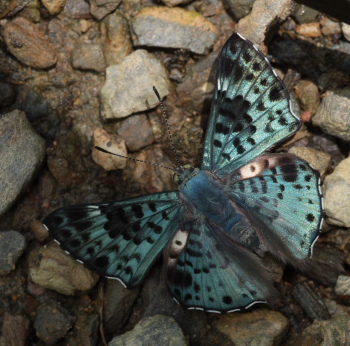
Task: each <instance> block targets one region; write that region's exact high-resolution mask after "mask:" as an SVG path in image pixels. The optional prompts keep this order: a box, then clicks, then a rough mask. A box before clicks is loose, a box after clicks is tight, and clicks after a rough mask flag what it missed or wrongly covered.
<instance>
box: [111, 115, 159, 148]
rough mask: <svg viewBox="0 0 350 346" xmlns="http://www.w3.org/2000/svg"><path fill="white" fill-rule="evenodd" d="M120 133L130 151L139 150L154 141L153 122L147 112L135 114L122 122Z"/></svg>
mask: <svg viewBox="0 0 350 346" xmlns="http://www.w3.org/2000/svg"><path fill="white" fill-rule="evenodd" d="M118 134H119V135H120V136H121V137H123V139H124V140H125V144H126V146H127V148H128V150H130V151H138V150H140V149H141V148H144V147H146V146H147V145H150V144H152V143H153V142H154V136H153V131H152V127H151V124H150V122H149V120H148V117H147V116H146V115H145V114H139V115H133V116H130V117H128V118H126V119H125V120H123V121H122V122H121V125H120V127H119V129H118Z"/></svg>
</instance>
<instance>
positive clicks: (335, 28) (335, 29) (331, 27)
mask: <svg viewBox="0 0 350 346" xmlns="http://www.w3.org/2000/svg"><path fill="white" fill-rule="evenodd" d="M320 24H321V31H322V34H323V35H340V34H341V32H342V31H341V26H340V23H339V22H335V21H333V20H331V19H329V18H328V17H327V16H322V17H321V20H320Z"/></svg>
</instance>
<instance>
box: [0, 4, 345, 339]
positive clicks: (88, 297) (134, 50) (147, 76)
mask: <svg viewBox="0 0 350 346" xmlns="http://www.w3.org/2000/svg"><path fill="white" fill-rule="evenodd" d="M233 31H239V32H240V33H241V34H242V35H244V36H245V37H246V38H247V39H249V40H251V41H253V42H254V43H255V44H256V45H257V46H258V47H259V49H260V50H261V51H262V52H264V53H265V54H267V55H268V57H269V59H270V61H271V62H272V64H273V66H274V67H276V69H277V72H278V74H279V75H280V76H281V78H282V79H283V80H284V81H285V83H286V85H287V87H288V89H289V90H290V92H291V94H292V98H293V108H294V109H295V112H296V113H297V114H298V115H299V116H300V117H301V119H302V120H303V127H302V129H301V130H300V131H299V132H298V133H296V135H295V136H294V137H293V138H292V139H290V140H289V141H288V142H286V143H284V144H283V145H282V146H279V147H277V148H275V151H279V152H291V153H293V154H295V155H298V156H300V157H301V158H303V159H305V160H307V161H308V162H310V163H311V164H312V165H313V166H314V167H315V168H317V169H318V170H319V171H320V173H321V177H322V181H323V193H324V205H325V212H326V222H325V223H324V224H323V228H322V232H321V235H320V238H319V240H318V242H317V243H316V245H315V247H314V254H313V262H312V265H310V266H309V267H308V268H304V270H303V272H301V271H300V269H301V268H292V267H288V266H287V267H285V266H284V265H282V264H281V263H280V262H277V261H276V260H275V259H274V258H272V257H268V256H267V257H266V258H265V261H266V263H267V264H268V267H269V268H270V270H271V272H273V276H274V280H275V281H276V287H277V288H278V289H279V291H280V292H281V300H280V302H279V304H278V306H277V307H275V308H274V309H268V308H267V307H266V306H264V305H263V306H261V307H258V306H256V307H254V308H252V309H250V310H249V311H246V312H244V313H232V314H224V315H217V314H210V313H203V312H200V311H188V310H185V309H184V308H183V307H181V306H178V305H177V304H176V303H175V302H174V301H173V300H172V299H171V296H170V294H169V293H168V291H167V289H166V286H165V284H164V281H163V280H162V275H163V274H162V270H161V268H162V263H161V260H159V261H158V262H157V264H156V265H155V266H154V267H153V268H152V270H151V271H150V273H149V275H148V276H147V279H146V280H145V282H144V283H143V285H142V286H141V287H140V288H138V289H136V290H133V291H129V290H126V289H124V288H123V286H122V285H121V284H120V283H119V282H118V281H114V280H106V279H103V278H100V277H98V276H97V275H96V274H94V273H92V272H91V271H89V270H88V269H86V268H85V267H84V266H83V265H81V264H80V263H78V262H76V261H75V260H73V259H72V258H71V257H70V256H69V255H67V254H66V253H65V252H64V251H63V250H62V249H61V248H60V247H59V246H58V245H57V244H56V243H54V242H53V240H52V238H51V237H50V236H49V234H48V233H47V232H46V230H45V229H44V227H43V225H42V222H41V221H42V220H43V218H44V217H45V216H47V215H48V214H49V213H50V212H52V211H54V210H55V209H57V208H59V207H62V206H67V205H70V204H76V203H88V202H97V201H103V200H111V199H121V198H125V197H132V196H137V195H140V194H145V193H153V192H159V191H166V190H172V189H174V188H175V185H174V182H173V177H172V172H171V171H168V170H166V169H164V168H161V167H158V166H151V165H147V164H140V163H135V162H134V161H131V160H125V159H122V158H118V157H111V156H109V155H106V154H104V153H101V152H99V151H96V150H95V149H93V146H94V145H100V146H103V145H104V144H106V143H111V144H110V147H109V150H110V151H112V152H115V153H119V154H121V155H126V156H132V157H134V158H136V159H138V160H146V161H151V162H156V163H159V164H163V165H169V163H170V162H171V160H173V159H174V157H173V151H172V149H171V145H170V142H169V138H168V136H167V129H166V126H165V123H164V119H163V114H162V110H161V108H160V107H159V106H158V105H159V102H158V100H157V98H156V96H155V94H154V92H153V90H152V87H153V85H155V86H156V87H157V89H158V91H159V94H160V96H161V97H162V98H164V106H165V108H166V110H167V113H168V116H169V123H170V126H171V129H172V133H173V139H174V145H175V148H176V150H177V152H178V153H179V156H180V159H181V162H182V163H190V164H193V165H195V166H197V167H198V166H199V165H200V162H201V153H202V149H203V134H204V133H205V129H206V122H207V119H208V115H209V109H210V103H211V99H212V91H213V86H214V84H213V83H214V78H215V59H216V57H217V55H218V53H219V51H220V48H221V47H222V45H223V44H224V42H225V41H226V40H227V39H228V38H229V37H230V35H231V34H232V32H233ZM349 114H350V25H348V24H345V23H341V22H338V21H337V20H336V19H334V18H329V17H327V16H326V15H324V14H321V13H318V12H317V11H315V10H312V9H310V8H307V7H304V6H301V5H297V4H296V3H293V2H292V1H290V0H282V1H280V0H264V1H263V0H256V1H254V0H246V1H244V0H226V1H224V2H223V3H222V2H221V1H217V0H203V1H200V0H198V1H192V2H191V1H188V0H185V1H184V0H162V2H159V1H157V2H154V1H151V0H144V1H137V0H123V1H121V0H109V1H102V0H100V1H99V0H90V2H89V3H88V2H85V1H84V0H50V1H49V0H42V1H41V2H39V0H5V1H2V2H1V3H0V134H1V136H0V149H1V150H0V152H1V157H0V164H1V170H0V189H1V191H2V198H1V200H0V216H1V217H0V230H1V232H0V324H1V326H2V327H1V337H0V345H4V346H5V345H6V346H7V345H14V346H21V345H38V346H40V345H91V346H92V345H103V344H106V343H109V345H113V346H116V345H203V346H206V345H264V346H265V345H266V346H267V345H271V346H272V345H325V346H331V345H349V344H350V309H349V299H350V278H349V276H348V273H349V268H350V245H349V239H350V233H349V227H350V158H349V157H348V156H349V141H350V116H349Z"/></svg>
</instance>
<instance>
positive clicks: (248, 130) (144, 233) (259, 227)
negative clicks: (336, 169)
mask: <svg viewBox="0 0 350 346" xmlns="http://www.w3.org/2000/svg"><path fill="white" fill-rule="evenodd" d="M300 126H301V121H300V119H299V118H298V117H297V116H296V115H295V114H294V113H293V112H292V110H291V101H290V96H289V94H288V92H287V90H286V88H285V86H284V85H283V83H282V81H281V80H280V78H279V77H278V76H277V75H276V73H275V72H274V70H273V69H272V67H271V65H270V63H269V62H268V60H267V58H266V57H265V56H264V55H263V54H262V53H260V52H259V51H258V50H257V49H256V48H255V47H254V45H253V44H252V43H251V42H249V41H248V40H246V39H245V38H243V37H242V36H241V35H239V34H233V35H232V36H231V37H230V38H229V40H228V41H227V42H226V44H225V45H224V47H223V48H222V51H221V53H220V56H219V59H218V72H217V79H216V86H215V91H214V99H213V103H212V107H211V112H210V119H209V125H208V128H207V133H206V138H205V148H204V155H203V161H202V166H201V168H200V169H198V168H193V167H188V166H181V165H178V166H177V167H176V169H175V170H176V174H177V183H178V190H177V191H172V192H162V193H156V194H151V195H145V196H140V197H136V198H130V199H125V200H120V201H111V202H101V203H95V204H82V205H75V206H69V207H64V208H61V209H59V210H57V211H55V212H53V213H52V214H50V215H49V216H47V217H46V218H45V220H44V224H45V225H46V227H47V228H48V230H49V231H50V233H51V234H52V236H53V237H54V238H55V239H56V240H57V241H58V242H59V243H60V244H61V246H62V248H63V249H65V250H66V251H68V252H69V253H70V254H71V255H72V256H73V257H74V258H76V259H78V260H80V261H81V262H83V263H84V264H85V265H86V266H87V267H88V268H90V269H92V270H94V271H96V272H97V273H99V274H101V275H104V276H107V277H109V278H116V279H119V280H120V281H121V282H122V283H123V284H124V285H125V286H126V287H127V288H130V289H132V288H135V287H137V286H138V285H140V284H141V282H142V281H143V280H144V278H145V276H146V275H147V273H148V271H149V270H150V268H151V267H152V264H153V263H154V262H155V260H156V259H157V258H158V256H159V255H160V254H161V252H163V257H164V272H165V280H166V282H167V285H168V287H169V289H170V291H171V293H172V295H173V297H174V298H175V300H176V301H178V302H180V303H181V304H183V305H185V306H186V307H188V308H190V309H199V310H206V311H211V312H232V311H237V310H241V309H244V308H248V307H250V306H252V305H253V304H255V303H258V302H270V303H271V302H273V301H274V300H275V297H276V291H275V289H274V287H273V283H272V280H271V276H270V275H269V273H268V272H267V270H266V269H265V267H264V266H263V264H262V262H261V257H260V256H261V253H262V252H263V251H269V252H270V253H272V254H273V255H275V256H276V257H277V258H279V259H280V260H282V261H283V262H287V263H291V264H293V265H300V264H301V263H303V262H304V261H305V260H306V259H307V258H308V256H310V255H311V252H312V247H313V245H314V243H315V241H316V240H317V237H318V233H319V229H320V228H321V223H322V215H323V207H322V195H321V192H320V178H319V174H318V172H317V171H315V170H314V169H313V168H312V167H311V166H310V165H309V164H308V163H307V162H305V161H304V160H302V159H300V158H298V157H296V156H293V155H291V154H266V153H265V151H266V150H268V149H269V148H271V147H272V146H274V145H276V144H277V143H279V142H280V141H282V140H284V139H285V138H286V137H288V136H290V135H291V134H293V133H295V132H296V131H297V130H298V129H299V128H300Z"/></svg>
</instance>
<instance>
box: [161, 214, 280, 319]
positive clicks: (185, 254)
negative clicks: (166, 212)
mask: <svg viewBox="0 0 350 346" xmlns="http://www.w3.org/2000/svg"><path fill="white" fill-rule="evenodd" d="M164 261H165V266H164V267H165V277H166V280H167V283H168V286H169V288H170V290H171V292H172V294H173V296H174V297H175V299H176V300H177V301H178V302H180V303H182V304H183V305H185V306H186V307H188V308H194V309H202V310H207V311H212V312H213V311H215V312H228V311H234V310H240V309H242V308H246V307H248V306H250V305H252V304H253V303H257V302H266V300H270V301H272V300H273V299H274V298H273V295H274V294H276V291H275V290H274V288H273V286H272V284H271V281H270V279H268V274H267V272H266V270H265V269H264V267H263V266H262V265H261V263H260V261H259V259H258V257H257V256H256V255H254V254H253V253H252V252H250V251H248V250H247V249H245V248H244V247H242V246H240V245H238V244H237V243H235V242H234V241H232V240H231V239H230V238H228V237H227V236H226V235H225V234H224V233H222V232H221V231H220V230H219V229H218V228H217V227H215V226H214V225H211V224H209V222H208V220H206V219H205V218H203V217H199V218H198V219H197V220H196V221H192V222H187V223H186V222H185V223H184V224H183V225H182V227H181V229H179V230H178V231H177V233H176V234H175V236H174V238H173V240H172V241H171V243H170V244H169V245H168V246H167V248H166V250H165V257H164Z"/></svg>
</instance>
